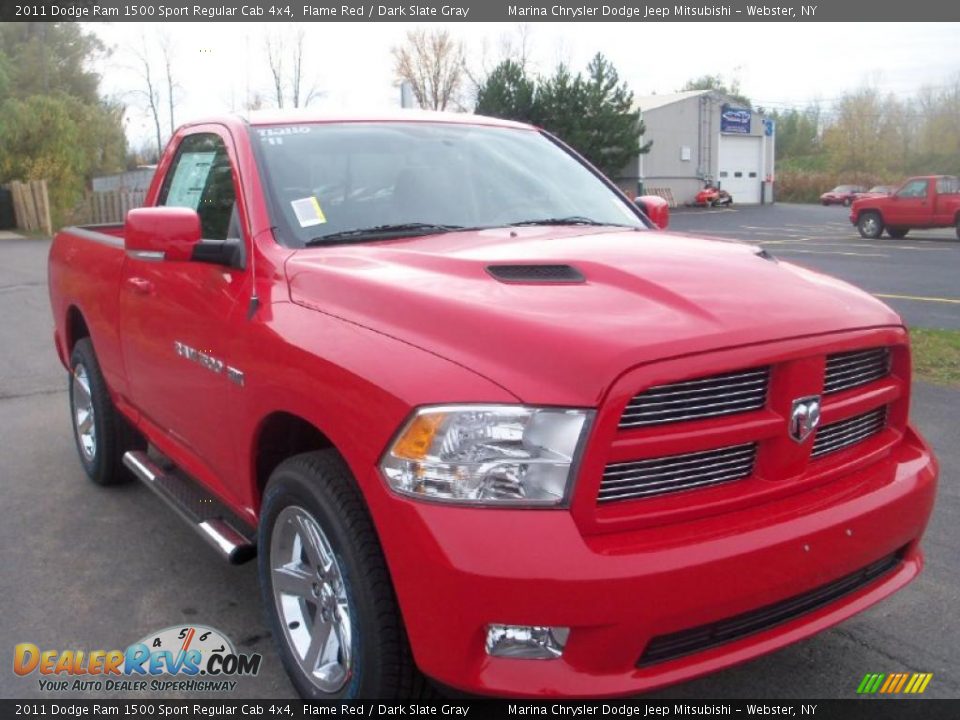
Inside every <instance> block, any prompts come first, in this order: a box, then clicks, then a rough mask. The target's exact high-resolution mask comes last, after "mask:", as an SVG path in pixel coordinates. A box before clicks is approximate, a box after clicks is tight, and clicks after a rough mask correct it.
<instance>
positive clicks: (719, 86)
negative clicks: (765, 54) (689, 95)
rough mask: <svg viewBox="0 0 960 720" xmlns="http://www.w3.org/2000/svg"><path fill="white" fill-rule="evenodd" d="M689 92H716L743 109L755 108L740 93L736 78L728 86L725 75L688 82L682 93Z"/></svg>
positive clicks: (748, 99)
mask: <svg viewBox="0 0 960 720" xmlns="http://www.w3.org/2000/svg"><path fill="white" fill-rule="evenodd" d="M688 90H716V91H717V92H721V93H723V94H724V95H726V96H727V97H729V98H730V99H731V100H733V101H734V102H735V103H737V104H738V105H740V106H742V107H745V108H752V107H753V103H751V102H750V98H748V97H747V96H746V95H744V94H742V93H741V92H740V81H739V80H737V79H736V78H734V79H733V80H732V81H731V82H730V85H729V86H728V85H727V83H726V81H725V80H724V79H723V75H701V76H700V77H698V78H692V79H690V80H687V82H686V84H684V86H683V87H682V88H680V92H686V91H688Z"/></svg>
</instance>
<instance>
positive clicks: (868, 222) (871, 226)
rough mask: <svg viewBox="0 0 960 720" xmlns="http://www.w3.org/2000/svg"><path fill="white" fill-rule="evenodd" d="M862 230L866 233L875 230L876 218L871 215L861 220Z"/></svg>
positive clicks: (871, 232)
mask: <svg viewBox="0 0 960 720" xmlns="http://www.w3.org/2000/svg"><path fill="white" fill-rule="evenodd" d="M863 231H864V232H865V233H867V234H868V235H872V234H873V233H875V232H876V231H877V219H876V218H875V217H873V216H870V217H868V218H866V219H865V220H864V221H863Z"/></svg>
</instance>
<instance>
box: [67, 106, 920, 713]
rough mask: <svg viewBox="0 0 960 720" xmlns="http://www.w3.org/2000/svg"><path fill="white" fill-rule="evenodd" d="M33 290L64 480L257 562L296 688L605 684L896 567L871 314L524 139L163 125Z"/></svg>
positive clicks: (756, 642) (741, 648) (887, 352)
mask: <svg viewBox="0 0 960 720" xmlns="http://www.w3.org/2000/svg"><path fill="white" fill-rule="evenodd" d="M640 204H641V205H643V206H644V207H646V208H647V209H648V210H650V212H651V214H652V215H655V216H657V217H658V222H659V224H661V225H665V224H666V211H665V207H664V206H663V204H662V201H660V203H658V202H657V201H656V200H651V199H644V198H641V199H640ZM50 293H51V302H52V308H53V315H54V318H55V320H56V335H55V342H56V347H57V351H58V353H59V355H60V358H61V360H62V362H63V364H64V365H65V366H66V368H67V369H68V370H69V388H70V413H71V418H72V420H73V426H74V434H75V436H76V441H77V447H78V450H79V454H80V460H81V462H82V465H83V467H84V469H85V470H86V472H87V474H88V475H89V476H90V477H91V478H92V479H93V480H94V481H95V482H97V483H100V484H105V485H106V484H111V483H115V482H119V481H121V480H123V479H125V478H126V477H128V476H129V475H133V476H136V477H138V478H140V479H141V480H142V481H144V482H145V483H146V484H147V485H149V486H150V487H151V488H152V489H153V490H155V491H156V492H157V493H158V494H159V495H160V496H161V497H163V498H164V499H165V500H167V501H168V502H169V503H170V504H171V505H172V506H173V508H174V509H176V510H177V511H178V512H179V514H180V515H181V516H182V517H183V518H185V519H186V520H187V521H188V522H189V523H191V524H192V525H193V527H194V528H196V529H197V531H198V532H199V533H200V534H201V535H202V536H203V537H204V538H206V539H207V540H208V541H209V542H210V543H211V544H212V545H213V546H214V547H215V548H216V549H217V550H218V551H219V552H220V553H221V554H222V555H223V556H224V557H225V558H227V559H229V560H232V561H235V562H239V561H243V560H246V559H249V558H251V557H252V556H253V555H254V554H255V553H256V555H257V557H258V563H259V573H260V582H261V587H262V602H263V605H264V607H265V611H266V614H267V617H268V620H269V625H270V628H271V630H272V633H273V636H274V638H275V639H276V642H277V646H278V649H279V653H280V657H281V658H282V661H283V663H284V665H285V667H286V669H287V671H288V672H289V674H290V677H291V679H292V681H293V683H294V685H295V686H296V688H297V690H298V691H299V692H300V693H301V694H302V695H304V696H306V697H315V698H336V697H389V696H407V697H408V696H411V695H412V694H415V693H417V692H420V691H421V690H422V689H423V688H424V687H425V686H424V685H423V678H424V677H429V678H433V679H434V680H436V681H438V682H439V683H440V684H442V685H446V686H452V687H455V688H459V689H462V690H464V691H468V692H472V693H481V694H493V695H510V696H530V695H540V696H578V697H582V696H615V695H620V694H626V693H636V692H638V691H644V690H648V689H651V688H655V687H658V686H662V685H665V684H668V683H674V682H677V681H680V680H684V679H686V678H691V677H694V676H697V675H702V674H704V673H708V672H711V671H715V670H718V669H721V668H724V667H727V666H729V665H732V664H734V663H739V662H742V661H744V660H747V659H749V658H752V657H755V656H758V655H761V654H763V653H768V652H770V651H772V650H775V649H777V648H780V647H783V646H784V645H787V644H789V643H792V642H795V641H797V640H800V639H802V638H805V637H808V636H810V635H813V634H814V633H817V632H819V631H821V630H823V629H825V628H828V627H830V626H832V625H834V624H836V623H838V622H841V621H842V620H844V619H846V618H848V617H850V616H852V615H854V614H855V613H858V612H860V611H861V610H864V609H865V608H867V607H869V606H871V605H873V604H874V603H876V602H877V601H879V600H881V599H883V598H885V597H887V596H888V595H890V594H891V593H893V592H895V591H897V590H899V589H901V588H902V587H904V586H905V585H906V584H907V583H908V582H909V581H910V580H912V579H913V578H914V577H915V576H916V575H917V574H918V573H919V572H920V568H921V565H922V552H921V549H920V538H921V536H922V534H923V531H924V527H925V526H926V524H927V520H928V518H929V516H930V512H931V509H932V506H933V502H934V494H935V488H936V478H937V465H936V462H935V460H934V458H933V456H932V454H931V451H930V448H929V447H928V446H927V445H926V443H925V442H924V441H923V440H922V439H921V437H920V436H919V435H918V434H917V432H916V431H915V430H914V429H913V427H912V426H911V425H910V424H909V422H908V407H909V402H910V351H909V344H908V336H907V331H906V330H905V328H904V326H903V323H902V321H901V320H900V318H899V317H898V316H897V315H896V314H895V313H894V312H893V311H892V310H890V309H889V308H888V307H887V306H885V305H884V304H883V303H881V302H880V301H879V300H877V299H875V298H873V297H871V296H870V295H867V294H866V293H864V292H862V291H860V290H858V289H856V288H854V287H851V286H850V285H847V284H846V283H843V282H841V281H838V280H834V279H831V278H828V277H825V276H822V275H819V274H817V273H814V272H812V271H810V270H806V269H802V268H800V267H796V266H793V265H790V264H788V263H784V262H779V261H777V260H776V259H774V258H772V257H771V256H769V255H768V254H766V253H765V252H763V251H762V250H758V249H757V248H756V247H753V246H751V245H747V244H741V243H736V242H727V241H722V240H707V239H699V238H696V237H691V236H686V235H672V234H668V233H666V232H662V231H660V230H659V229H658V228H657V227H655V225H654V223H653V222H651V221H650V220H649V219H648V217H647V216H646V215H645V214H644V213H643V212H641V210H640V208H639V207H638V206H637V205H636V204H634V203H631V202H630V201H629V200H628V199H627V198H626V197H625V196H624V195H623V194H622V193H620V192H619V191H618V190H617V189H616V188H615V186H613V185H612V184H611V183H610V182H609V181H607V180H606V179H604V178H603V177H602V176H601V175H600V174H599V173H598V172H597V171H596V170H595V169H594V168H592V167H591V166H590V165H588V164H587V163H586V162H585V161H584V160H583V159H582V158H580V157H579V156H577V155H576V154H575V153H574V152H572V151H571V150H570V149H569V148H567V147H565V146H564V145H563V144H562V143H560V142H559V141H558V140H556V139H555V138H553V137H551V136H550V135H548V134H547V133H544V132H542V131H540V130H538V129H535V128H532V127H529V126H525V125H520V124H516V123H510V122H505V121H500V120H493V119H488V118H482V117H475V116H469V115H444V114H422V115H421V114H401V115H398V116H382V117H373V116H366V117H321V116H318V115H300V116H293V115H285V114H282V113H278V114H274V115H269V114H268V115H260V116H256V117H253V118H250V119H241V118H237V117H224V118H218V119H211V120H209V121H205V122H200V123H194V124H190V125H187V126H185V127H183V128H181V129H180V130H179V131H178V132H177V133H176V134H175V136H174V137H173V139H172V140H171V142H170V145H169V147H168V148H167V150H166V152H165V154H164V155H163V157H162V159H161V161H160V164H159V167H158V169H157V174H156V177H155V178H154V181H153V184H152V186H151V188H150V190H149V193H148V197H147V207H144V208H141V209H137V210H133V211H131V212H130V213H129V215H128V216H127V220H126V223H125V225H123V226H120V225H117V226H99V227H82V228H79V227H74V228H66V229H64V230H63V231H61V232H60V233H58V234H57V236H56V238H55V239H54V242H53V246H52V248H51V251H50Z"/></svg>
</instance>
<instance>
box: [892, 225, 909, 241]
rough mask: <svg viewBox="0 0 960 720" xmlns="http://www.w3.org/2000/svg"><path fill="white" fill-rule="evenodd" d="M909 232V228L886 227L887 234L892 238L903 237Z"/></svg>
mask: <svg viewBox="0 0 960 720" xmlns="http://www.w3.org/2000/svg"><path fill="white" fill-rule="evenodd" d="M908 232H910V228H902V227H898V228H891V227H888V228H887V235H889V236H890V237H892V238H893V239H894V240H899V239H900V238H905V237H906V236H907V233H908Z"/></svg>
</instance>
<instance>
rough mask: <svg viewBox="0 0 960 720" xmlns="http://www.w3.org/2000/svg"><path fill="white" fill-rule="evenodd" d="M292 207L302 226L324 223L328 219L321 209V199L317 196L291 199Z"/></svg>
mask: <svg viewBox="0 0 960 720" xmlns="http://www.w3.org/2000/svg"><path fill="white" fill-rule="evenodd" d="M290 207H292V208H293V212H294V214H296V216H297V222H299V223H300V227H310V226H311V225H323V223H325V222H326V221H327V217H326V215H324V214H323V210H321V209H320V201H319V200H317V198H316V197H313V196H310V197H306V198H301V199H299V200H291V201H290Z"/></svg>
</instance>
